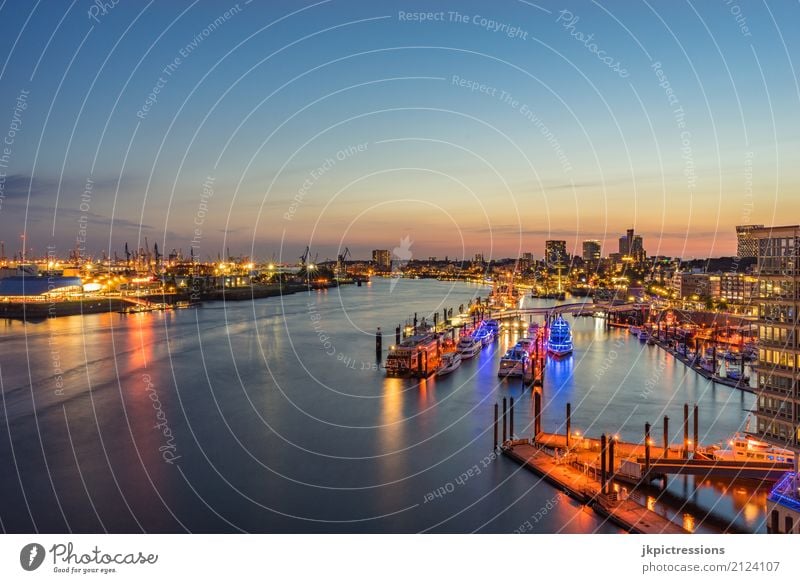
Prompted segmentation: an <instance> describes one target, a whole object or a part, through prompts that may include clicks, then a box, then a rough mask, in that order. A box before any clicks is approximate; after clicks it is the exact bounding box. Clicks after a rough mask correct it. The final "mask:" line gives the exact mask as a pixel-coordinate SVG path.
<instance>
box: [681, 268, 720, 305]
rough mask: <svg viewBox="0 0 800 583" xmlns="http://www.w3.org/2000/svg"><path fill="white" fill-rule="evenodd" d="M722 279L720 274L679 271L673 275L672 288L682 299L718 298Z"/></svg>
mask: <svg viewBox="0 0 800 583" xmlns="http://www.w3.org/2000/svg"><path fill="white" fill-rule="evenodd" d="M720 280H721V277H720V276H719V275H712V274H710V273H690V272H686V271H678V272H676V273H675V274H674V275H673V276H672V289H673V291H674V292H675V294H676V296H677V297H678V298H679V299H682V300H700V299H707V298H718V297H719V294H720Z"/></svg>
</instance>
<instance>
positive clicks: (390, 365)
mask: <svg viewBox="0 0 800 583" xmlns="http://www.w3.org/2000/svg"><path fill="white" fill-rule="evenodd" d="M440 358H441V346H440V344H439V339H438V338H437V337H436V335H434V334H417V335H414V336H409V337H408V338H406V339H405V340H403V341H402V342H401V343H400V344H399V345H398V346H392V347H391V349H390V350H389V354H388V355H387V357H386V365H385V368H386V374H387V376H396V377H406V376H417V377H422V378H425V377H428V376H430V375H431V374H433V373H434V372H435V371H436V370H437V369H438V368H439V360H440Z"/></svg>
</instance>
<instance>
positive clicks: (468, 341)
mask: <svg viewBox="0 0 800 583" xmlns="http://www.w3.org/2000/svg"><path fill="white" fill-rule="evenodd" d="M481 347H482V345H481V341H480V340H476V339H475V338H473V337H472V336H470V335H469V334H468V335H466V336H462V337H461V340H459V341H458V345H457V346H456V350H457V351H458V353H459V354H460V355H461V358H462V360H466V359H468V358H472V357H474V356H475V355H476V354H478V353H479V352H480V351H481Z"/></svg>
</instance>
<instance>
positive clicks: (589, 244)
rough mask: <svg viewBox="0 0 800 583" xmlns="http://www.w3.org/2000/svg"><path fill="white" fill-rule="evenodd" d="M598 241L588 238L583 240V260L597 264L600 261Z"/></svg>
mask: <svg viewBox="0 0 800 583" xmlns="http://www.w3.org/2000/svg"><path fill="white" fill-rule="evenodd" d="M600 251H601V247H600V241H597V240H594V239H592V240H589V241H584V242H583V260H584V261H585V262H587V263H593V264H597V262H598V261H600Z"/></svg>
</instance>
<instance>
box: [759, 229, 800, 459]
mask: <svg viewBox="0 0 800 583" xmlns="http://www.w3.org/2000/svg"><path fill="white" fill-rule="evenodd" d="M750 233H751V234H752V236H753V237H754V238H755V239H756V241H757V245H758V252H757V253H758V255H757V257H758V264H757V267H756V271H757V274H758V287H757V291H756V297H755V303H756V304H757V306H758V367H757V371H756V372H757V375H758V388H757V395H758V404H757V408H756V418H757V430H758V433H759V434H760V435H761V436H763V437H764V438H765V439H766V440H767V441H771V442H773V443H776V444H778V445H780V446H782V447H792V448H798V446H799V445H800V394H798V377H800V375H799V374H798V372H799V371H800V339H799V338H798V335H797V323H798V315H797V310H798V308H800V226H788V227H771V228H761V229H752V230H751V231H750Z"/></svg>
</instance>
